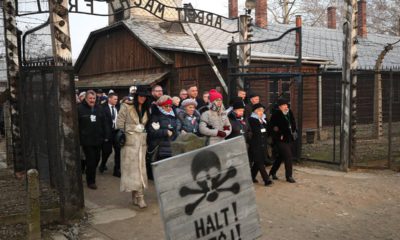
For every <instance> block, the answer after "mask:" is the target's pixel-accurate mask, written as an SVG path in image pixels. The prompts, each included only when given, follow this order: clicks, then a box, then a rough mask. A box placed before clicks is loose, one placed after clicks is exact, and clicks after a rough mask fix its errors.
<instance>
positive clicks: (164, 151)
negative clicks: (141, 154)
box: [147, 95, 181, 179]
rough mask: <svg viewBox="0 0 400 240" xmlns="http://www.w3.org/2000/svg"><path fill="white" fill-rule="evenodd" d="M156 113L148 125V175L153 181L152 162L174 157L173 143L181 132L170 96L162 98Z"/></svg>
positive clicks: (157, 103)
mask: <svg viewBox="0 0 400 240" xmlns="http://www.w3.org/2000/svg"><path fill="white" fill-rule="evenodd" d="M156 106H157V107H156V108H155V111H154V112H152V115H151V119H150V121H149V123H148V124H147V133H148V136H147V142H148V146H149V148H148V152H150V153H151V154H150V155H149V159H148V161H147V164H148V169H147V175H148V177H149V178H150V179H153V174H152V171H151V166H150V162H151V161H159V160H161V159H165V158H169V157H171V156H172V149H171V142H172V141H175V139H176V138H177V137H178V135H179V132H180V130H181V122H180V121H179V120H178V118H177V117H176V115H175V112H174V111H173V110H172V99H171V97H170V96H168V95H163V96H161V97H160V98H159V99H158V100H157V101H156Z"/></svg>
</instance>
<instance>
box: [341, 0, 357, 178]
mask: <svg viewBox="0 0 400 240" xmlns="http://www.w3.org/2000/svg"><path fill="white" fill-rule="evenodd" d="M356 17H357V1H356V0H351V1H347V6H346V21H345V23H344V24H343V32H344V34H345V38H344V40H343V52H344V54H343V70H342V111H341V112H342V116H341V126H340V161H341V162H340V167H341V169H342V170H343V171H347V170H348V168H349V165H350V163H351V161H352V160H354V157H355V156H354V150H355V130H356V129H355V128H356V101H355V100H356V94H357V88H356V86H357V75H356V74H354V73H353V72H352V70H355V69H356V68H357V47H356V42H357V39H356V38H357V18H356Z"/></svg>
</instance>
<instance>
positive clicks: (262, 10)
mask: <svg viewBox="0 0 400 240" xmlns="http://www.w3.org/2000/svg"><path fill="white" fill-rule="evenodd" d="M267 25H268V18H267V0H257V4H256V26H258V27H261V28H266V27H267Z"/></svg>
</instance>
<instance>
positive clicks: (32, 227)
mask: <svg viewBox="0 0 400 240" xmlns="http://www.w3.org/2000/svg"><path fill="white" fill-rule="evenodd" d="M27 225H28V238H27V239H28V240H40V239H41V231H40V192H39V173H38V171H37V170H36V169H30V170H29V171H28V214H27Z"/></svg>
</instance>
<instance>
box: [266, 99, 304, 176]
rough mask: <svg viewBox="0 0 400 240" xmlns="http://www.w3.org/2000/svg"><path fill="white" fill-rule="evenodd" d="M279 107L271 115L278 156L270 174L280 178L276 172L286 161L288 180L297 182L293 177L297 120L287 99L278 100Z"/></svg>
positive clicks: (271, 125)
mask: <svg viewBox="0 0 400 240" xmlns="http://www.w3.org/2000/svg"><path fill="white" fill-rule="evenodd" d="M277 105H278V109H279V110H277V111H275V112H274V113H273V114H272V116H271V121H270V129H271V131H272V132H271V135H272V138H273V141H274V143H275V144H276V145H275V146H276V148H277V150H278V157H277V159H276V160H275V161H274V164H273V165H272V168H271V171H270V174H271V176H272V179H278V177H277V176H276V173H277V172H278V169H279V167H280V166H281V164H282V162H284V163H285V175H286V181H288V182H290V183H295V182H296V181H295V180H294V178H293V163H292V146H293V143H294V142H295V141H296V139H297V131H296V122H295V120H294V117H293V113H292V111H290V109H289V106H288V101H287V100H286V99H283V98H281V99H279V100H278V104H277Z"/></svg>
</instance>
